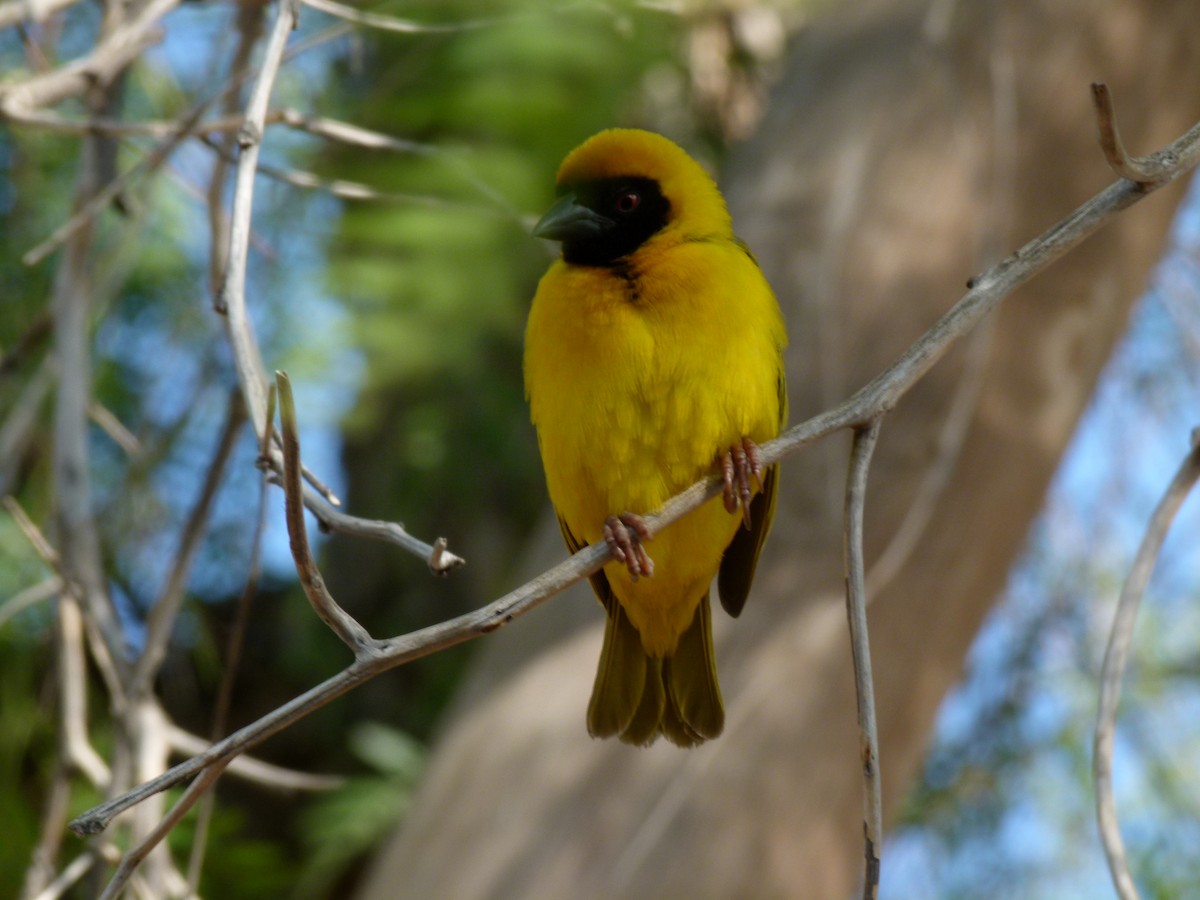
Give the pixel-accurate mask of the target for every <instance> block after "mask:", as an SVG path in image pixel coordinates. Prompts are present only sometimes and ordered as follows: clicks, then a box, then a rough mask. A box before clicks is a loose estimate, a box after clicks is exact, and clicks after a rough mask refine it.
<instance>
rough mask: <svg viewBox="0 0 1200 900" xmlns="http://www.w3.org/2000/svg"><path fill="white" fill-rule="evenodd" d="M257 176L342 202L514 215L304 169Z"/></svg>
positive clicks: (266, 168)
mask: <svg viewBox="0 0 1200 900" xmlns="http://www.w3.org/2000/svg"><path fill="white" fill-rule="evenodd" d="M201 141H203V143H204V144H205V145H206V146H208V147H209V148H210V149H211V150H212V151H213V152H215V153H216V154H217V155H218V156H219V157H221V158H222V159H224V160H225V161H226V162H228V161H229V159H230V157H229V154H228V151H227V150H226V149H225V148H224V147H223V146H222V145H221V144H220V143H218V142H217V141H214V140H213V139H212V138H208V137H201ZM258 174H259V175H262V176H264V177H266V178H272V179H274V180H275V181H281V182H283V183H284V184H290V185H291V186H292V187H298V188H304V189H305V190H311V191H324V192H325V193H327V194H330V195H332V196H334V197H338V198H340V199H342V200H363V201H373V202H376V203H401V204H410V205H413V206H425V207H429V208H433V209H461V210H465V211H467V212H473V213H476V214H478V215H495V214H496V213H497V212H500V213H502V214H503V215H505V216H508V215H511V211H510V210H509V209H502V210H494V209H492V208H491V207H488V206H480V205H479V204H475V203H463V202H461V201H456V200H448V199H446V198H445V197H438V196H435V195H433V194H410V193H405V192H402V191H381V190H378V189H377V188H373V187H371V186H370V185H366V184H362V183H360V182H357V181H348V180H347V179H345V178H324V177H322V176H320V175H316V174H314V173H312V172H306V171H304V170H302V169H285V168H283V167H282V166H270V165H266V164H262V165H259V166H258Z"/></svg>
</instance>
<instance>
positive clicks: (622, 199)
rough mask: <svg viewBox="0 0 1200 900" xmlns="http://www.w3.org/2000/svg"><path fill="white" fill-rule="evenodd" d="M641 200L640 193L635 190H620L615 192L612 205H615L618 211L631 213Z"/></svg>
mask: <svg viewBox="0 0 1200 900" xmlns="http://www.w3.org/2000/svg"><path fill="white" fill-rule="evenodd" d="M641 202H642V195H641V194H639V193H638V192H637V191H622V192H621V193H619V194H617V199H616V202H615V203H614V204H613V206H615V207H616V210H617V212H619V213H631V212H633V211H634V210H635V209H637V208H638V205H639V204H640V203H641Z"/></svg>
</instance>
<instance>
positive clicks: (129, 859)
mask: <svg viewBox="0 0 1200 900" xmlns="http://www.w3.org/2000/svg"><path fill="white" fill-rule="evenodd" d="M228 764H229V761H228V760H222V761H220V762H218V763H214V764H213V766H212V767H211V768H210V769H208V770H207V771H204V772H201V773H200V774H199V775H198V776H197V777H196V779H195V780H194V781H193V782H192V783H191V784H190V785H188V789H187V790H186V791H184V792H183V796H182V797H180V798H179V801H178V802H177V803H176V804H175V805H174V806H173V807H171V811H170V812H168V813H167V814H166V815H165V816H163V818H162V821H160V822H159V823H158V825H157V826H156V827H155V828H154V829H153V830H152V831H151V832H150V833H149V834H148V835H146V837H145V839H144V840H142V842H141V843H139V844H138V845H137V846H136V847H133V848H131V849H130V850H129V852H128V853H126V854H125V855H124V856H123V857H122V858H121V864H120V865H119V866H117V871H116V872H115V873H114V874H113V877H112V880H111V881H109V883H108V886H107V887H105V889H104V893H102V894H101V895H100V900H114V898H115V897H117V896H118V895H119V894H120V893H121V889H122V888H124V887H125V885H126V884H127V883H128V882H129V879H130V878H131V877H132V876H133V873H134V870H135V869H137V867H138V866H139V865H140V864H141V862H142V860H144V859H145V858H146V857H147V856H148V855H149V854H150V851H152V850H153V849H154V848H155V847H157V846H158V845H159V844H160V843H161V842H162V840H163V838H165V837H166V836H167V835H168V834H170V833H171V831H172V829H174V828H175V826H176V825H178V824H179V820H180V819H182V818H183V817H184V816H185V815H186V814H187V811H188V810H189V809H191V808H192V806H193V805H194V804H195V802H196V801H197V800H199V799H200V797H201V796H202V795H203V794H204V792H205V791H207V790H208V788H209V787H210V786H211V785H212V783H213V782H214V781H216V780H217V778H218V777H219V776H220V774H221V772H223V771H224V770H225V766H227V765H228Z"/></svg>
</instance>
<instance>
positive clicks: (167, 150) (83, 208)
mask: <svg viewBox="0 0 1200 900" xmlns="http://www.w3.org/2000/svg"><path fill="white" fill-rule="evenodd" d="M211 104H212V99H211V98H210V99H208V100H205V101H203V102H202V103H199V104H197V105H196V106H195V107H194V108H193V109H192V111H191V112H190V113H188V115H187V116H186V117H184V119H183V120H182V123H181V127H180V129H179V130H178V131H176V132H174V133H173V134H171V135H169V136H168V137H167V138H166V139H165V140H163V141H162V142H160V143H159V145H158V146H157V147H155V148H154V150H153V151H152V152H150V153H148V154H146V155H145V156H143V157H142V158H141V159H139V160H138V161H137V162H136V163H134V164H133V165H132V166H130V167H129V168H128V169H126V170H125V171H124V172H122V173H121V174H120V175H118V176H116V177H115V178H113V179H112V180H111V181H109V182H108V184H106V185H104V186H103V187H101V188H99V189H98V190H97V191H96V192H95V193H94V194H92V195H91V196H90V197H89V198H88V199H87V201H86V202H84V203H82V204H80V206H79V208H78V209H76V211H75V212H74V213H73V214H72V215H71V218H69V219H67V221H66V222H64V223H63V224H62V225H60V226H58V228H56V229H54V232H53V233H52V234H51V235H50V236H49V237H48V238H46V239H45V240H44V241H42V242H41V243H40V244H38V245H37V246H36V247H32V248H30V249H29V250H27V251H25V253H24V255H22V257H21V262H22V263H23V264H25V265H27V266H33V265H37V264H38V263H39V262H41V261H42V260H43V259H45V258H46V257H47V256H49V255H50V254H51V253H53V252H54V251H55V250H57V249H58V248H59V247H60V246H62V245H63V244H64V243H65V242H66V241H68V240H69V239H70V238H71V237H72V236H73V235H75V233H76V232H78V231H79V230H80V229H81V228H83V227H84V226H85V225H89V224H91V222H92V220H93V219H95V217H96V215H97V214H98V213H99V212H100V211H101V210H103V209H105V208H106V207H107V206H108V205H109V204H110V203H112V201H113V199H114V198H115V197H117V196H118V195H119V194H120V193H121V192H122V191H124V190H125V188H126V187H128V186H129V184H130V183H132V182H133V180H134V179H135V178H137V177H139V176H141V175H143V174H149V173H151V172H154V171H156V170H158V169H159V168H160V167H161V166H162V164H163V163H164V162H166V161H167V159H168V157H170V155H171V154H172V153H174V152H175V150H176V149H177V148H178V147H179V145H180V144H182V143H183V142H184V141H185V140H186V139H187V138H188V137H190V136H191V135H193V134H194V133H195V129H196V126H197V124H198V123H199V122H200V119H201V118H202V117H203V116H204V113H205V112H206V111H207V110H208V107H209V106H210V105H211Z"/></svg>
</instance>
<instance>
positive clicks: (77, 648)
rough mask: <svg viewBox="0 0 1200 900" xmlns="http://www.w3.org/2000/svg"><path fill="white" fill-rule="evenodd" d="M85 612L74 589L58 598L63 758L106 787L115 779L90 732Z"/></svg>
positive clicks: (94, 783)
mask: <svg viewBox="0 0 1200 900" xmlns="http://www.w3.org/2000/svg"><path fill="white" fill-rule="evenodd" d="M83 635H84V624H83V612H82V610H81V609H80V607H79V601H78V599H77V598H76V597H75V595H74V594H73V593H72V592H71V591H64V592H63V593H62V594H61V595H60V597H59V601H58V635H57V637H58V681H59V685H58V690H59V705H60V707H61V709H60V716H61V725H60V731H59V737H60V739H61V741H62V746H61V748H60V754H61V757H62V759H63V761H64V762H65V763H66V764H67V765H69V766H71V767H72V768H74V769H76V770H77V771H79V772H82V773H83V775H84V776H85V777H86V778H87V779H88V781H90V782H91V783H92V786H93V787H97V788H103V787H105V786H107V785H108V784H109V783H110V781H111V780H112V773H111V772H110V771H109V768H108V766H107V765H106V764H105V762H104V759H103V758H102V757H101V756H100V754H99V753H97V752H96V749H95V748H94V747H93V746H92V742H91V741H90V740H89V739H88V733H87V661H86V659H85V657H84V652H83Z"/></svg>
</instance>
